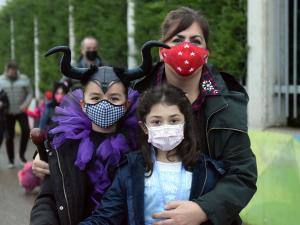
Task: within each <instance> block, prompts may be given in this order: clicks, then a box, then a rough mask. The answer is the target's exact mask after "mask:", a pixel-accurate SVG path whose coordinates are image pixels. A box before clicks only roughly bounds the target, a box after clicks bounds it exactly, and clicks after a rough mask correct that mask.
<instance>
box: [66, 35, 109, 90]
mask: <svg viewBox="0 0 300 225" xmlns="http://www.w3.org/2000/svg"><path fill="white" fill-rule="evenodd" d="M98 47H99V44H98V41H97V39H96V38H94V37H92V36H86V37H85V38H83V40H82V41H81V46H80V53H81V56H80V57H79V59H78V61H77V64H76V66H77V67H79V68H89V67H90V65H96V66H98V67H100V66H103V63H102V60H101V58H100V56H99V48H98ZM64 79H66V78H64ZM67 79H68V78H67ZM80 87H81V84H80V82H79V81H78V80H72V89H73V90H74V89H76V88H80Z"/></svg>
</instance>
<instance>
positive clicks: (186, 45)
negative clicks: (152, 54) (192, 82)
mask: <svg viewBox="0 0 300 225" xmlns="http://www.w3.org/2000/svg"><path fill="white" fill-rule="evenodd" d="M161 54H162V57H163V61H164V62H165V63H167V64H169V65H170V66H171V67H172V68H173V69H174V70H175V72H176V73H178V74H179V75H181V76H190V75H191V74H193V73H194V72H195V71H196V70H197V69H199V68H200V67H201V66H203V65H204V64H205V63H206V60H207V58H208V55H209V52H208V50H207V49H205V48H201V47H199V46H196V45H194V44H191V43H190V42H186V41H185V42H183V43H181V44H179V45H175V46H173V47H171V48H170V49H162V50H161Z"/></svg>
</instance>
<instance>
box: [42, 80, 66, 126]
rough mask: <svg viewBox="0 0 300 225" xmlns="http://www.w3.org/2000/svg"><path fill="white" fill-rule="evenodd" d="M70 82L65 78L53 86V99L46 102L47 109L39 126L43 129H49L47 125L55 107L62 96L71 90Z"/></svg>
mask: <svg viewBox="0 0 300 225" xmlns="http://www.w3.org/2000/svg"><path fill="white" fill-rule="evenodd" d="M69 89H70V84H69V83H68V82H67V80H65V81H64V82H56V83H55V84H54V87H53V96H52V99H51V100H50V101H48V102H46V106H45V110H44V112H43V114H42V116H41V119H40V124H39V128H41V129H42V130H43V131H46V130H47V126H48V125H49V124H50V122H51V118H52V116H53V114H54V109H55V107H56V106H58V105H59V104H60V102H61V101H62V98H63V97H64V96H65V95H66V94H67V93H68V92H69Z"/></svg>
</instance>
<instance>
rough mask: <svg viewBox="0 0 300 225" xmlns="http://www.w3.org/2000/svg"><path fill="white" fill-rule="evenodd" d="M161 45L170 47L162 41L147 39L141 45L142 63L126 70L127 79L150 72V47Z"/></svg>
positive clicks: (139, 76) (136, 77)
mask: <svg viewBox="0 0 300 225" xmlns="http://www.w3.org/2000/svg"><path fill="white" fill-rule="evenodd" d="M153 47H161V48H170V47H169V46H168V45H166V44H165V43H163V42H160V41H153V40H152V41H147V42H146V43H145V44H144V45H143V47H142V60H143V61H142V63H141V65H140V66H139V67H137V68H134V69H129V70H127V71H126V72H125V73H124V74H125V76H126V78H127V79H128V80H129V81H132V80H136V79H138V78H141V77H143V76H145V75H147V74H149V73H150V72H151V69H152V56H151V48H153Z"/></svg>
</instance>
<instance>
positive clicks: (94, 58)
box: [77, 36, 103, 68]
mask: <svg viewBox="0 0 300 225" xmlns="http://www.w3.org/2000/svg"><path fill="white" fill-rule="evenodd" d="M98 47H99V45H98V41H97V39H96V38H94V37H92V36H87V37H85V38H84V39H83V40H82V41H81V47H80V53H81V56H80V58H79V59H78V61H77V67H80V68H88V67H89V66H90V65H96V66H98V67H99V66H102V65H103V63H102V60H101V58H100V56H99V53H98V51H99V49H98Z"/></svg>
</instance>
